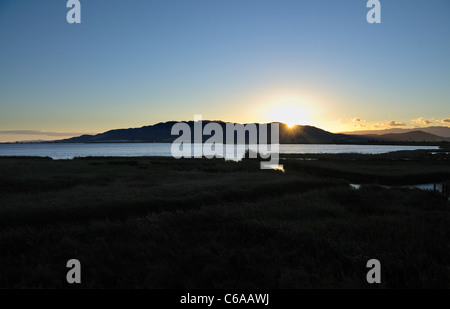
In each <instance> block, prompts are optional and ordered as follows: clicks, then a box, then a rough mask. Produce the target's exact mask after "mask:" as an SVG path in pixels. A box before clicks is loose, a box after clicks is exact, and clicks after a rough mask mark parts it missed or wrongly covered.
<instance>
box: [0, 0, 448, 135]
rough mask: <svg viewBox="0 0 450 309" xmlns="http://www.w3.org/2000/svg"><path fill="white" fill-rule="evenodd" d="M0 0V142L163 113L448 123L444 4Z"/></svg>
mask: <svg viewBox="0 0 450 309" xmlns="http://www.w3.org/2000/svg"><path fill="white" fill-rule="evenodd" d="M80 3H81V23H80V24H75V23H74V24H69V23H68V22H67V20H66V14H67V12H68V11H69V10H70V8H67V7H66V4H67V1H66V0H40V1H33V0H0V142H6V141H15V140H35V139H44V140H54V139H60V138H65V137H69V136H75V135H80V134H83V133H100V132H104V131H107V130H110V129H116V128H130V127H141V126H144V125H151V124H155V123H158V122H165V121H170V120H176V121H183V120H184V121H186V120H192V119H193V118H194V115H202V118H203V119H208V120H223V121H230V122H240V123H249V122H269V121H281V122H287V123H292V124H293V123H296V124H301V125H302V124H307V125H314V126H316V127H319V128H322V129H325V130H328V131H331V132H342V131H353V130H367V129H383V128H414V127H423V126H444V125H445V126H450V119H449V118H450V108H449V106H450V56H449V55H450V18H449V16H450V1H449V0H416V1H414V0H395V1H392V0H390V1H387V0H380V3H381V23H380V24H369V23H368V22H367V20H366V15H367V12H368V11H369V10H370V8H367V7H366V4H367V1H366V0H339V1H338V0H164V1H162V0H148V1H143V0H108V1H106V0H80Z"/></svg>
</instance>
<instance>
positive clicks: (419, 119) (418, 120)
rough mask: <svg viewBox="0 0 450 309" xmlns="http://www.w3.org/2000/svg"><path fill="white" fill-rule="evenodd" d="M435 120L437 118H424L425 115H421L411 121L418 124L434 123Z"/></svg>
mask: <svg viewBox="0 0 450 309" xmlns="http://www.w3.org/2000/svg"><path fill="white" fill-rule="evenodd" d="M433 120H435V119H434V118H432V119H431V120H429V119H424V118H423V117H419V118H417V119H413V120H411V121H412V122H413V123H416V124H432V123H433Z"/></svg>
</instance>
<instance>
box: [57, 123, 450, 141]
mask: <svg viewBox="0 0 450 309" xmlns="http://www.w3.org/2000/svg"><path fill="white" fill-rule="evenodd" d="M211 122H212V121H207V120H204V121H203V127H204V126H206V125H207V124H208V123H211ZM214 122H215V123H218V124H219V125H220V126H221V127H222V131H223V132H224V134H225V137H224V139H223V140H222V142H223V143H225V141H226V122H222V121H214ZM176 123H177V122H175V121H169V122H161V123H157V124H155V125H150V126H144V127H141V128H129V129H117V130H110V131H107V132H104V133H100V134H96V135H82V136H78V137H73V138H69V139H64V140H59V141H55V142H58V143H112V142H150V143H171V142H173V141H174V140H175V139H177V138H178V137H179V136H176V135H171V130H172V126H173V125H174V124H176ZM184 123H186V124H188V125H189V127H190V129H191V141H193V140H194V139H193V132H194V122H193V121H188V122H184ZM244 125H245V124H244ZM368 132H372V131H368ZM358 133H360V132H358ZM258 134H259V132H258ZM267 136H268V137H270V131H269V132H267ZM210 137H211V136H209V135H205V136H203V142H205V141H206V140H208V139H209V138H210ZM279 137H280V143H281V144H321V143H325V144H327V143H348V144H350V143H368V142H374V141H376V142H441V141H450V138H445V137H442V136H437V135H434V134H431V133H427V132H422V131H410V132H405V133H388V134H382V135H377V134H367V135H359V134H343V133H331V132H328V131H325V130H322V129H319V128H316V127H313V126H302V125H296V126H294V127H292V128H290V127H288V126H287V125H286V124H283V123H280V134H279ZM235 140H236V137H235ZM246 142H248V136H246ZM269 142H270V139H269Z"/></svg>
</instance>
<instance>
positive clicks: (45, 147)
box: [0, 143, 439, 160]
mask: <svg viewBox="0 0 450 309" xmlns="http://www.w3.org/2000/svg"><path fill="white" fill-rule="evenodd" d="M171 145H172V144H170V143H96V144H92V143H88V144H77V143H70V144H69V143H68V144H65V143H22V144H21V143H18V144H0V156H27V157H29V156H32V157H50V158H52V159H55V160H60V159H73V158H75V157H142V156H161V157H171V156H172V154H171ZM192 147H193V149H201V147H202V145H201V144H194V145H193V146H192ZM232 147H234V149H235V151H237V157H238V158H241V157H242V156H243V154H244V152H245V150H246V149H248V146H245V145H234V146H232ZM418 149H423V150H435V149H439V146H404V145H402V146H396V145H333V144H282V145H280V153H286V154H288V153H290V154H302V153H361V154H380V153H388V152H393V151H403V150H418ZM210 153H211V152H210Z"/></svg>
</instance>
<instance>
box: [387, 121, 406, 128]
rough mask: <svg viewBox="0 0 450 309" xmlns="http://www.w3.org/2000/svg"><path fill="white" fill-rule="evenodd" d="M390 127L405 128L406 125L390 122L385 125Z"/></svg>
mask: <svg viewBox="0 0 450 309" xmlns="http://www.w3.org/2000/svg"><path fill="white" fill-rule="evenodd" d="M387 125H388V126H390V127H406V123H401V122H396V121H391V122H389V123H388V124H387Z"/></svg>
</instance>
